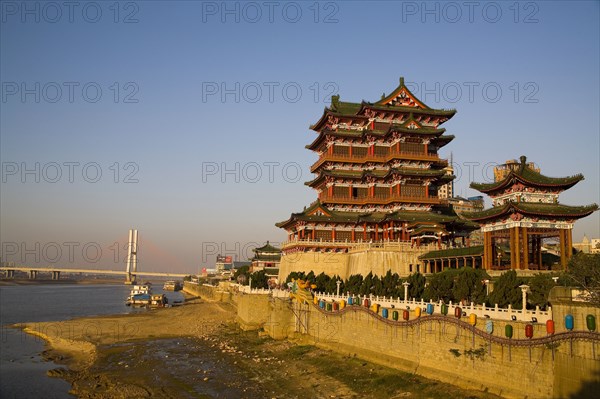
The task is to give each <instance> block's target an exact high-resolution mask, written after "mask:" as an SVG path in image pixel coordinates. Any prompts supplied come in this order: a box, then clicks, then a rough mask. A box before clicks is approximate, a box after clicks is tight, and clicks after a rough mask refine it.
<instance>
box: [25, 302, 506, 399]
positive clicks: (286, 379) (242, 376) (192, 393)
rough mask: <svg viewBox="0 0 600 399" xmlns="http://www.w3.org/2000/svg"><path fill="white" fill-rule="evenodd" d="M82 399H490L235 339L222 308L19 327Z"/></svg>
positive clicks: (320, 353) (284, 345) (231, 319)
mask: <svg viewBox="0 0 600 399" xmlns="http://www.w3.org/2000/svg"><path fill="white" fill-rule="evenodd" d="M21 327H22V328H24V329H25V331H27V332H29V333H32V334H36V335H38V336H39V337H42V338H44V339H45V340H46V341H47V342H48V343H49V346H48V349H47V350H46V352H45V356H46V358H48V359H50V360H53V361H54V362H56V363H59V364H61V365H64V366H61V367H58V368H56V369H53V370H50V371H49V375H51V376H54V377H59V378H63V379H65V380H67V381H69V382H70V383H71V384H72V390H71V393H73V394H74V395H76V396H77V397H81V398H130V397H161V398H163V397H164V398H305V397H313V398H394V397H396V398H401V397H411V398H466V397H471V398H494V397H495V396H493V395H488V394H485V393H480V392H468V391H464V390H460V389H458V388H454V387H451V386H448V385H446V384H442V383H438V382H435V381H430V380H426V379H424V378H421V377H418V376H414V375H411V374H406V373H401V372H399V371H397V370H393V369H389V368H386V367H381V366H378V365H375V364H372V363H369V362H366V361H362V360H360V359H357V358H353V357H345V356H342V355H339V354H337V353H334V352H330V351H326V350H323V349H319V348H316V347H315V346H312V345H310V343H309V342H299V343H293V342H289V341H275V340H272V339H270V338H268V337H265V336H263V334H260V332H256V331H248V332H245V331H241V330H240V329H239V328H238V326H237V324H236V323H235V308H234V307H233V306H232V305H230V304H224V303H216V302H206V301H202V300H199V299H194V300H191V301H189V302H188V303H186V305H184V306H179V307H174V308H167V309H158V310H155V311H151V312H147V313H141V314H131V315H120V316H102V317H88V318H81V319H74V320H68V321H61V322H52V323H31V324H25V325H21Z"/></svg>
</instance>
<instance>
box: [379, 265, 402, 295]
mask: <svg viewBox="0 0 600 399" xmlns="http://www.w3.org/2000/svg"><path fill="white" fill-rule="evenodd" d="M381 284H382V285H383V295H385V296H386V297H393V298H397V297H399V296H401V295H402V290H401V288H402V285H401V281H400V276H398V273H394V274H392V271H391V270H388V271H387V273H386V274H385V276H383V278H382V279H381Z"/></svg>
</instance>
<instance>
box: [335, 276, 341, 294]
mask: <svg viewBox="0 0 600 399" xmlns="http://www.w3.org/2000/svg"><path fill="white" fill-rule="evenodd" d="M340 284H342V280H340V279H338V281H336V282H335V285H337V296H340Z"/></svg>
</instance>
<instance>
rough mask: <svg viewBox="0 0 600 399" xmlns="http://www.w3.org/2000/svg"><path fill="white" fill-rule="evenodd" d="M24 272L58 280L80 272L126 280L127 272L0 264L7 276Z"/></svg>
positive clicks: (154, 274) (152, 274)
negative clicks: (43, 274)
mask: <svg viewBox="0 0 600 399" xmlns="http://www.w3.org/2000/svg"><path fill="white" fill-rule="evenodd" d="M16 271H19V272H25V273H27V274H28V275H29V278H30V279H36V278H37V277H38V274H40V273H50V274H51V275H52V280H59V279H60V274H61V273H82V274H103V275H107V274H108V275H121V276H124V277H125V278H126V280H127V277H128V275H131V273H128V272H127V271H126V270H103V269H71V268H65V267H53V266H48V267H33V266H23V265H14V266H10V265H8V266H7V265H3V266H0V272H4V273H6V277H7V278H14V277H15V272H16ZM135 276H146V277H166V278H183V277H185V276H189V274H182V273H163V272H145V271H140V270H136V271H135V275H133V277H134V278H133V279H130V280H129V281H135Z"/></svg>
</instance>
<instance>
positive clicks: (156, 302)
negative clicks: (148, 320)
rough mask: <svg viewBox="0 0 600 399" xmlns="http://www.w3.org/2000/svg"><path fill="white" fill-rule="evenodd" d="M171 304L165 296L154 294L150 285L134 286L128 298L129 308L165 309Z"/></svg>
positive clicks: (126, 302)
mask: <svg viewBox="0 0 600 399" xmlns="http://www.w3.org/2000/svg"><path fill="white" fill-rule="evenodd" d="M168 303H169V301H168V299H167V297H166V296H165V294H152V288H151V287H150V285H149V284H143V285H134V286H133V288H132V289H131V292H130V293H129V296H128V297H127V301H125V304H126V305H127V306H149V307H165V306H166V305H167V304H168Z"/></svg>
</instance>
